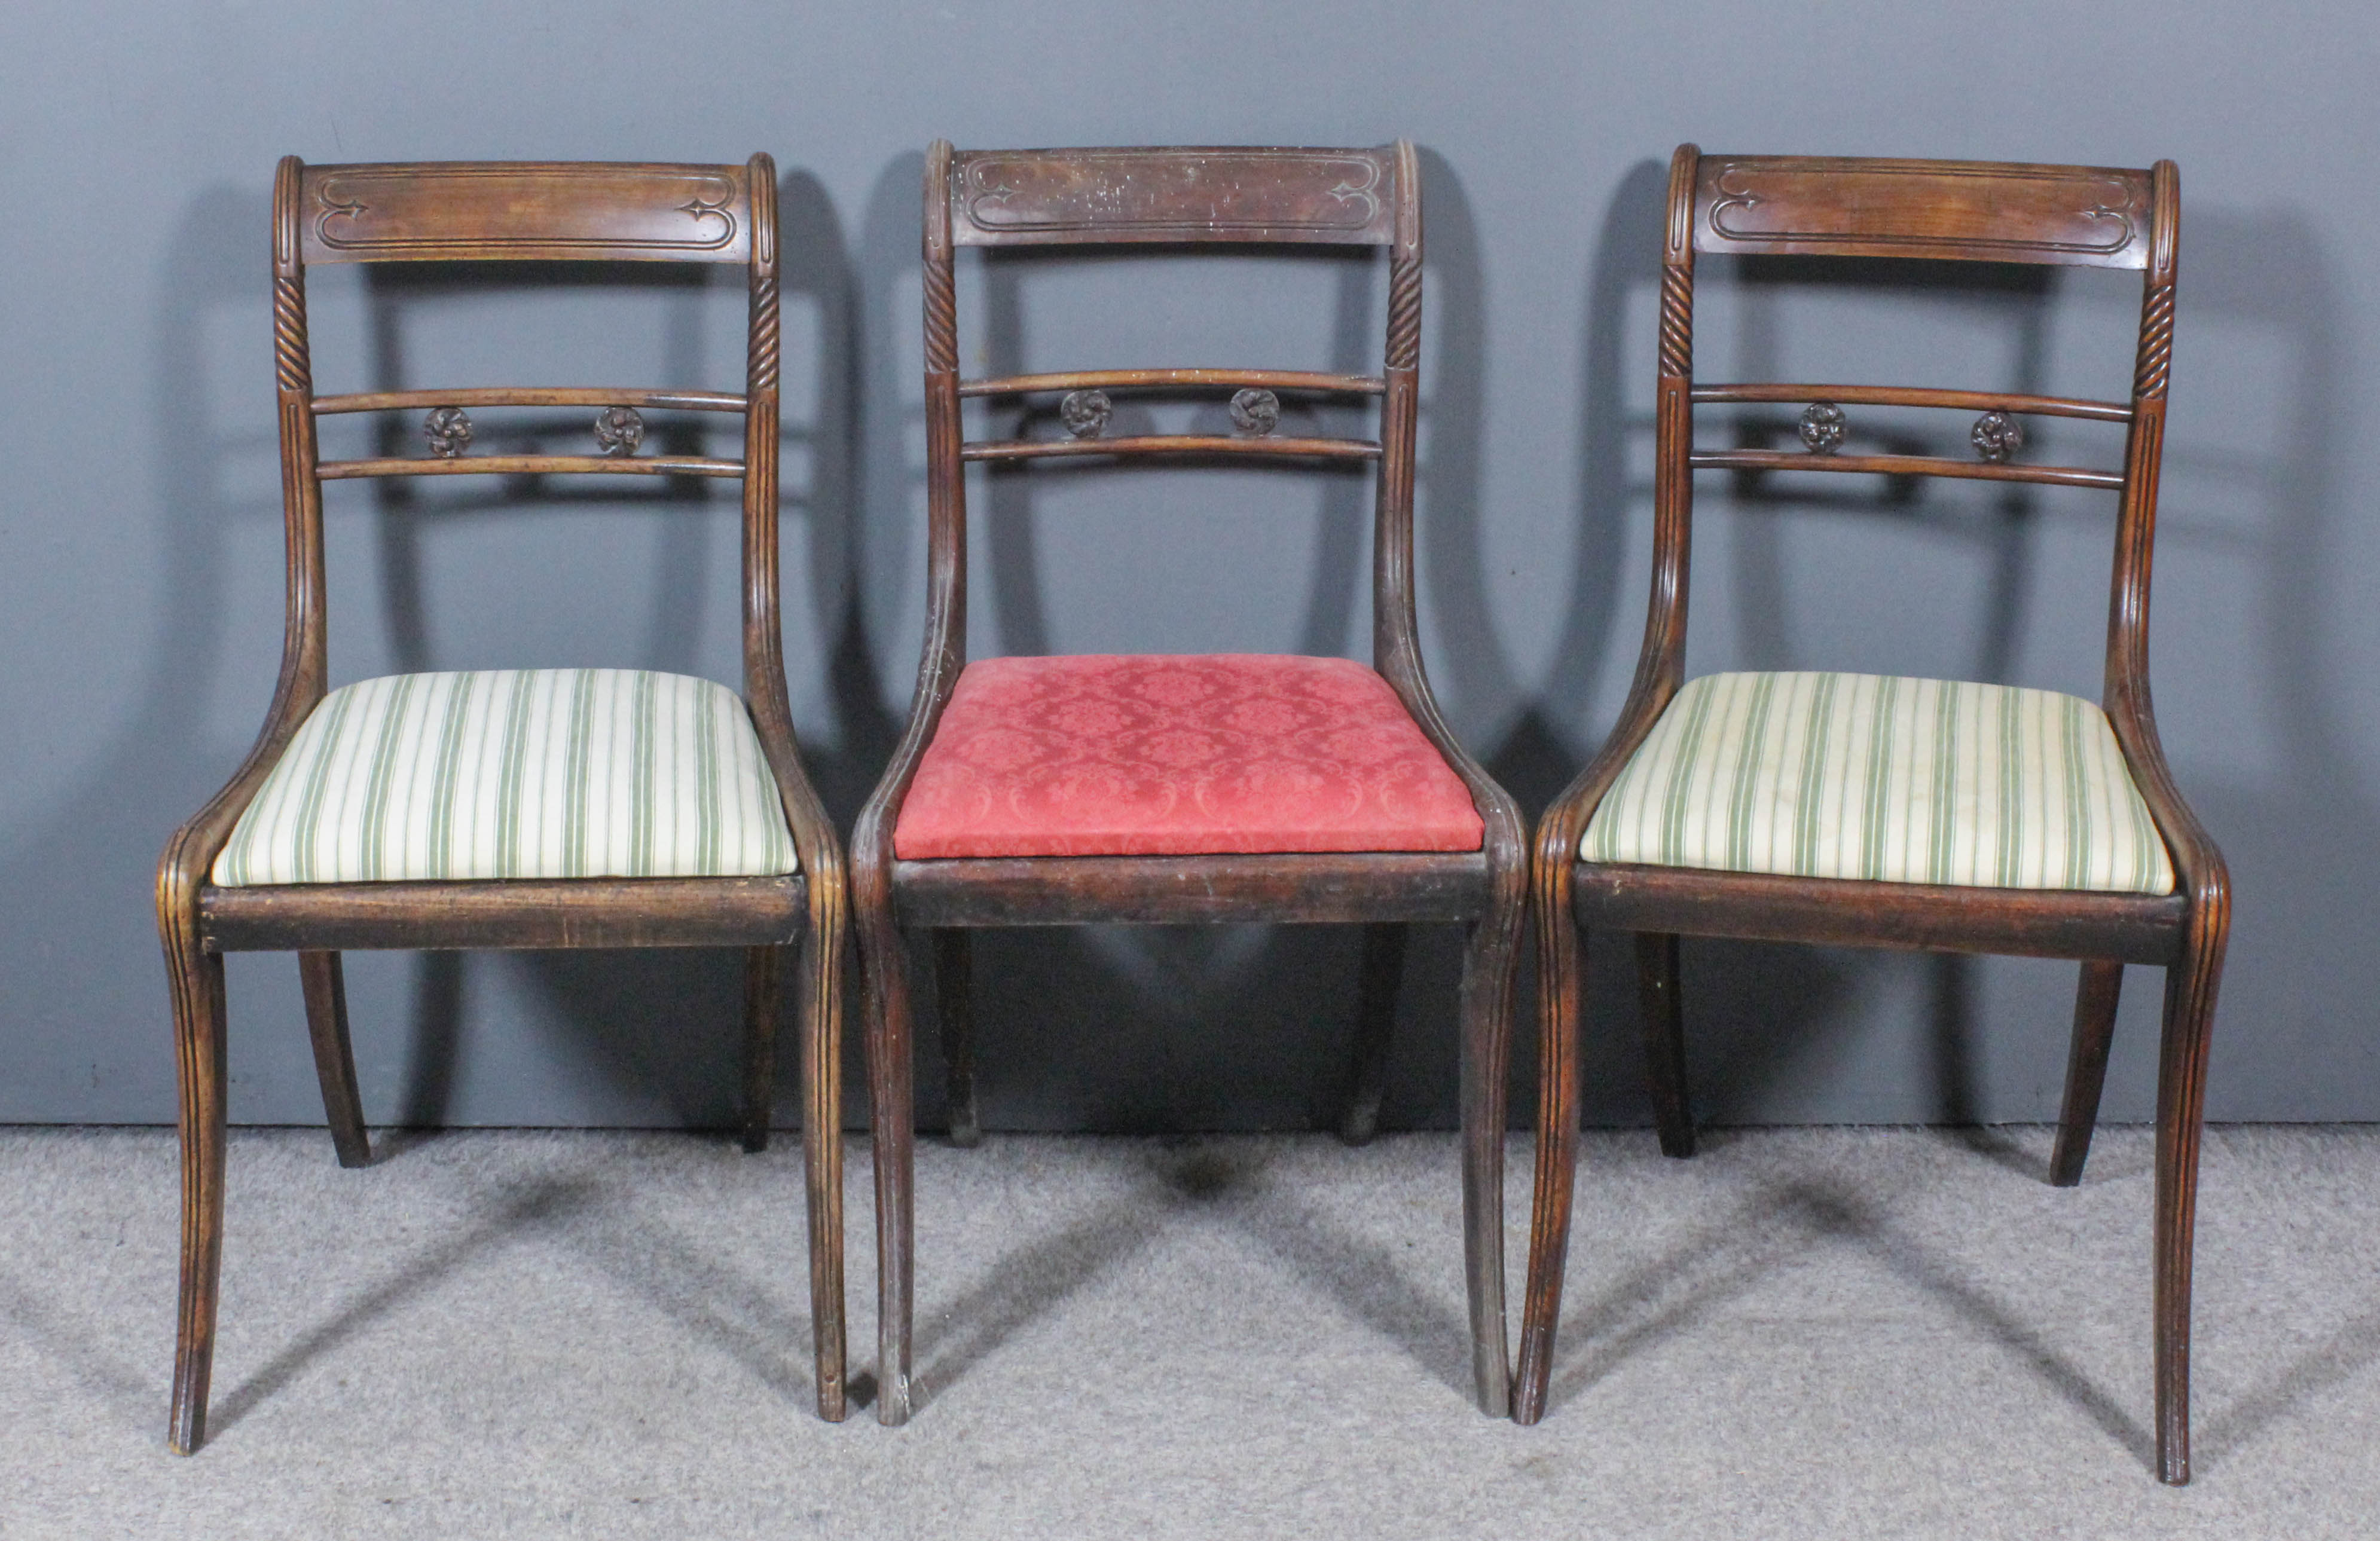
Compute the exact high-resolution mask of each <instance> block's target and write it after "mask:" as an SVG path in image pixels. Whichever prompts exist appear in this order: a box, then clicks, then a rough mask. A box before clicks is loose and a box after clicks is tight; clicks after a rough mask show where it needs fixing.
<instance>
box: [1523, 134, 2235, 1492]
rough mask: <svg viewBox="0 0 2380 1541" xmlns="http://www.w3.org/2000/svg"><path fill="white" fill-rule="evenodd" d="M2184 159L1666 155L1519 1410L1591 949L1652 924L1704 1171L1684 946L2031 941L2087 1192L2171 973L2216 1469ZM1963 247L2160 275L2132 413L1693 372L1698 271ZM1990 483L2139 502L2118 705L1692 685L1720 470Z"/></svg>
mask: <svg viewBox="0 0 2380 1541" xmlns="http://www.w3.org/2000/svg"><path fill="white" fill-rule="evenodd" d="M2178 197H2179V195H2178V191H2177V176H2176V172H2175V170H2174V166H2173V164H2172V163H2171V162H2169V161H2161V162H2159V163H2158V164H2156V165H2155V167H2154V168H2153V169H2151V170H2147V171H2111V170H2105V169H2101V168H2097V167H2082V166H2034V165H2004V164H1984V163H1969V162H1955V161H1892V160H1851V159H1831V158H1809V157H1798V156H1746V155H1709V156H1706V155H1704V154H1702V153H1701V152H1699V151H1697V150H1696V149H1695V148H1694V146H1693V145H1684V146H1682V147H1681V148H1680V149H1679V151H1678V152H1677V156H1676V159H1675V160H1673V161H1672V162H1671V163H1670V192H1669V221H1668V230H1667V240H1666V247H1665V249H1664V252H1663V265H1662V269H1661V296H1660V323H1659V329H1660V341H1659V356H1660V373H1659V385H1658V406H1657V412H1658V418H1657V425H1656V435H1657V440H1658V443H1657V448H1656V455H1657V459H1656V467H1657V468H1656V471H1655V491H1654V501H1655V506H1656V516H1655V517H1656V523H1655V531H1654V564H1653V592H1652V601H1651V607H1650V612H1649V614H1648V615H1647V618H1646V622H1645V645H1644V651H1643V654H1642V656H1641V658H1640V660H1639V661H1638V664H1637V670H1636V678H1635V684H1634V686H1633V689H1632V691H1631V692H1630V695H1629V698H1628V701H1627V704H1626V705H1625V706H1624V707H1623V708H1622V709H1621V717H1620V723H1619V726H1618V727H1617V728H1616V729H1615V730H1614V731H1613V733H1612V735H1611V738H1610V741H1609V743H1608V744H1607V745H1606V746H1605V747H1604V749H1603V751H1602V753H1600V754H1599V755H1597V757H1596V758H1595V759H1594V760H1593V762H1592V763H1590V764H1589V765H1588V766H1587V768H1586V769H1585V771H1582V772H1581V773H1580V775H1579V777H1578V779H1577V780H1576V781H1574V782H1573V783H1571V784H1570V786H1569V787H1568V789H1566V790H1565V791H1564V792H1563V793H1562V795H1561V796H1560V799H1558V800H1557V801H1556V802H1555V803H1554V805H1553V806H1552V807H1549V808H1548V809H1547V811H1546V814H1545V817H1544V819H1543V820H1542V821H1541V822H1540V823H1539V825H1538V829H1537V836H1536V858H1535V862H1534V865H1533V868H1532V878H1531V882H1532V889H1533V893H1534V896H1535V898H1536V904H1537V911H1536V914H1537V942H1538V948H1539V953H1538V956H1539V958H1540V995H1541V999H1540V1010H1541V1012H1542V1023H1543V1028H1544V1037H1543V1068H1542V1079H1541V1082H1540V1086H1541V1091H1540V1096H1539V1102H1538V1115H1537V1141H1538V1144H1537V1166H1536V1203H1535V1207H1534V1215H1533V1219H1532V1239H1531V1247H1530V1255H1529V1283H1528V1294H1527V1306H1526V1316H1525V1318H1524V1327H1523V1331H1522V1342H1521V1362H1520V1369H1519V1373H1518V1377H1517V1379H1516V1383H1515V1389H1514V1416H1515V1417H1516V1418H1518V1419H1519V1420H1520V1421H1521V1422H1523V1423H1534V1422H1535V1421H1536V1419H1537V1418H1538V1417H1539V1415H1540V1414H1543V1413H1544V1411H1545V1405H1546V1390H1547V1381H1548V1375H1549V1374H1550V1372H1551V1368H1552V1357H1553V1342H1554V1325H1555V1320H1556V1317H1557V1316H1558V1314H1559V1311H1560V1302H1561V1285H1562V1265H1563V1259H1564V1253H1565V1249H1566V1247H1567V1244H1568V1240H1569V1233H1570V1218H1571V1195H1572V1182H1573V1172H1574V1170H1575V1167H1576V1163H1577V1154H1578V1090H1579V1086H1578V1081H1579V1059H1578V1055H1579V1043H1578V1033H1579V1029H1578V1016H1579V994H1580V983H1581V974H1582V972H1583V970H1584V967H1585V942H1584V932H1585V929H1586V928H1588V927H1590V926H1594V927H1600V928H1609V929H1611V930H1618V931H1627V932H1633V933H1634V934H1635V953H1636V966H1637V973H1638V983H1639V995H1640V997H1641V1001H1642V1007H1643V1013H1644V1021H1645V1041H1646V1046H1647V1059H1648V1062H1649V1066H1650V1074H1651V1083H1652V1088H1653V1100H1654V1108H1655V1114H1656V1120H1657V1122H1658V1127H1659V1131H1660V1139H1661V1147H1662V1149H1663V1150H1664V1151H1666V1152H1668V1153H1669V1154H1670V1155H1672V1156H1686V1155H1691V1154H1692V1153H1693V1150H1694V1125H1693V1122H1692V1119H1691V1117H1690V1114H1689V1112H1688V1108H1687V1098H1686V1086H1685V1066H1684V1051H1683V1026H1682V1017H1681V1014H1680V1010H1679V997H1678V940H1677V939H1678V937H1679V936H1680V935H1681V934H1685V935H1693V936H1719V937H1742V938H1754V939H1759V940H1772V941H1805V942H1820V943H1827V944H1831V945H1838V946H1843V945H1852V946H1873V947H1893V948H1913V949H1925V950H1930V951H1938V952H1954V953H2013V954H2022V955H2027V956H2034V957H2050V958H2073V959H2078V960H2081V962H2082V964H2083V972H2082V984H2081V988H2080V990H2079V991H2078V993H2077V996H2076V1002H2075V1013H2074V1037H2073V1047H2072V1051H2071V1055H2070V1061H2069V1064H2068V1070H2067V1079H2066V1092H2065V1102H2064V1107H2063V1110H2062V1111H2061V1113H2060V1115H2059V1122H2058V1140H2057V1146H2056V1149H2055V1151H2054V1153H2053V1155H2052V1157H2051V1160H2050V1181H2051V1182H2053V1183H2058V1184H2061V1185H2065V1184H2071V1183H2076V1182H2078V1181H2080V1179H2081V1177H2082V1172H2083V1156H2084V1154H2085V1152H2086V1151H2087V1150H2088V1148H2089V1145H2090V1139H2091V1130H2092V1125H2093V1122H2094V1121H2095V1118H2096V1116H2097V1112H2098V1104H2099V1088H2100V1083H2101V1079H2102V1077H2103V1075H2104V1074H2105V1071H2106V1069H2107V1048H2108V1041H2109V1037H2110V1035H2111V1033H2112V1031H2113V1028H2114V1024H2115V1014H2116V997H2117V989H2118V986H2119V984H2120V982H2121V980H2122V977H2123V967H2124V965H2126V964H2128V963H2135V964H2161V965H2165V970H2166V993H2165V1041H2164V1049H2163V1052H2162V1058H2161V1060H2160V1062H2159V1064H2160V1069H2159V1074H2158V1086H2157V1141H2156V1153H2157V1154H2156V1217H2155V1340H2156V1426H2157V1435H2156V1442H2157V1463H2158V1468H2159V1472H2160V1474H2161V1475H2162V1476H2163V1477H2164V1479H2165V1480H2166V1481H2168V1482H2174V1483H2179V1482H2184V1481H2187V1480H2188V1479H2189V1474H2190V1426H2189V1408H2190V1397H2189V1365H2190V1359H2189V1353H2190V1262H2191V1227H2192V1214H2193V1208H2194V1204H2195V1196H2196V1191H2197V1173H2198V1143H2199V1127H2200V1118H2201V1112H2202V1109H2203V1108H2204V1099H2205V1085H2206V1046H2207V1033H2208V1028H2209V1025H2210V1024H2211V1023H2212V1021H2213V1018H2214V1014H2215V996H2216V984H2217V982H2218V980H2219V978H2220V976H2221V973H2222V967H2223V945H2224V939H2225V935H2226V932H2227V930H2228V924H2229V916H2230V904H2229V889H2228V878H2227V876H2226V874H2225V871H2224V866H2223V858H2222V856H2221V855H2220V854H2218V853H2217V852H2216V848H2215V844H2214V843H2213V842H2212V841H2211V840H2209V839H2208V838H2207V836H2206V832H2205V831H2204V830H2203V829H2201V828H2200V827H2199V823H2198V820H2197V819H2196V818H2195V817H2193V816H2192V813H2191V811H2190V809H2189V807H2188V806H2187V805H2186V804H2184V803H2183V801H2182V798H2181V794H2180V791H2179V790H2178V789H2177V788H2176V787H2175V785H2174V781H2173V776H2172V773H2171V772H2170V771H2168V770H2167V768H2166V761H2165V753H2164V751H2163V749H2161V748H2160V747H2159V746H2158V743H2157V732H2156V720H2155V716H2154V714H2153V713H2152V712H2151V710H2150V705H2149V653H2148V601H2149V556H2150V545H2151V541H2152V539H2153V537H2154V535H2155V529H2156V491H2157V465H2158V458H2159V455H2160V452H2161V451H2162V449H2163V447H2164V442H2165V414H2166V383H2167V375H2168V366H2169V364H2170V361H2171V358H2172V351H2173V292H2174V242H2175V231H2176V221H2177V218H2178V216H2179V212H2180V207H2179V201H2178ZM1705 252H1718V253H1726V254H1775V255H1815V256H1826V257H1842V258H1879V257H1880V258H1896V259H1948V260H1963V261H1992V262H2021V263H2047V264H2055V265H2059V266H2070V267H2088V268H2112V269H2121V270H2126V271H2138V272H2139V273H2141V274H2142V276H2143V302H2142V307H2141V324H2140V337H2139V346H2138V350H2137V353H2136V355H2135V358H2134V364H2133V373H2132V391H2131V399H2130V400H2129V401H2083V400H2074V399H2069V398H2063V397H2052V396H2034V395H2011V394H1995V393H1990V392H1976V391H1948V390H1918V389H1904V388H1899V387H1876V386H1854V385H1802V384H1765V383H1763V384H1701V383H1697V382H1695V380H1694V365H1693V343H1694V259H1695V256H1696V255H1697V254H1698V253H1705ZM1737 403H1756V404H1778V403H1784V404H1806V406H1805V407H1804V410H1803V414H1802V419H1801V426H1800V432H1801V438H1802V440H1803V444H1804V446H1805V448H1804V449H1803V450H1800V451H1783V450H1772V449H1759V448H1726V449H1704V448H1699V447H1697V446H1696V444H1695V443H1694V407H1695V406H1706V405H1707V406H1719V405H1731V404H1737ZM1846 406H1890V407H1942V408H1948V409H1950V410H1953V411H1959V412H1973V413H1977V414H1980V415H1979V416H1978V417H1977V418H1976V419H1975V421H1974V423H1973V427H1972V429H1971V431H1970V435H1969V437H1970V440H1971V442H1972V443H1973V447H1974V451H1975V458H1973V459H1961V458H1953V457H1942V458H1935V457H1929V456H1923V455H1900V454H1895V455H1883V454H1868V453H1852V451H1850V450H1847V449H1846V448H1845V447H1844V446H1845V443H1846V432H1847V429H1848V427H1849V423H1848V420H1847V414H1846V413H1845V412H1844V410H1843V409H1844V407H1846ZM2026 416H2034V417H2049V418H2069V419H2085V420H2090V421H2097V422H2107V423H2121V424H2123V425H2125V428H2126V431H2127V435H2128V437H2127V441H2126V449H2125V453H2124V463H2123V466H2122V468H2121V469H2119V470H2098V469H2088V468H2083V467H2070V466H2052V465H2039V464H2035V463H2034V462H2032V461H2030V460H2027V459H2025V458H2024V457H2023V455H2022V445H2023V434H2022V427H2021V419H2022V418H2024V417H2026ZM1699 470H1728V471H1731V472H1735V473H1737V474H1739V475H1742V474H1762V475H1767V474H1773V473H1776V472H1782V471H1821V472H1826V471H1832V472H1855V473H1871V474H1882V475H1888V476H1894V477H1963V478H1976V479H1987V480H1994V481H2001V482H2035V483H2045V484H2048V485H2053V486H2065V487H2086V488H2098V489H2103V490H2105V491H2111V492H2113V493H2115V494H2116V500H2115V502H2116V521H2115V523H2116V539H2115V561H2114V573H2113V585H2112V597H2111V602H2110V607H2109V612H2108V617H2107V667H2106V693H2105V696H2104V698H2103V702H2102V706H2099V707H2095V706H2093V705H2091V704H2090V703H2088V702H2086V701H2083V700H2080V699H2078V698H2074V697H2071V696H2065V695H2060V694H2057V693H2055V692H2050V691H2043V690H2025V689H2012V688H2007V687H2002V686H1990V685H1970V684H1963V683H1958V682H1949V681H1939V680H1920V679H1901V678H1884V677H1879V676H1875V675H1862V674H1840V673H1732V674H1715V675H1708V676H1705V677H1703V678H1699V679H1695V680H1693V681H1691V682H1690V681H1687V680H1686V679H1685V677H1684V655H1685V642H1686V597H1687V596H1686V574H1687V554H1688V549H1689V545H1690V542H1691V535H1692V522H1693V513H1694V486H1693V475H1694V472H1695V471H1699Z"/></svg>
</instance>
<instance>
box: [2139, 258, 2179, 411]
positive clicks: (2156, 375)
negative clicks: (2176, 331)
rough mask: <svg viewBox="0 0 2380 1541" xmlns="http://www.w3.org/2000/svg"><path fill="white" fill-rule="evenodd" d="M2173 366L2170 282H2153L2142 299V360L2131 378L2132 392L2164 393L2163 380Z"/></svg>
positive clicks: (2156, 394) (2143, 394)
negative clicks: (2145, 296) (2146, 295)
mask: <svg viewBox="0 0 2380 1541" xmlns="http://www.w3.org/2000/svg"><path fill="white" fill-rule="evenodd" d="M2172 368H2173V285H2170V284H2153V285H2150V286H2149V292H2148V297H2147V298H2146V299H2144V300H2143V301H2142V302H2141V361H2140V369H2139V371H2138V372H2137V373H2135V374H2134V375H2133V377H2132V394H2133V395H2135V396H2140V397H2149V396H2161V395H2163V394H2165V386H2166V379H2167V376H2168V373H2169V372H2170V371H2171V370H2172Z"/></svg>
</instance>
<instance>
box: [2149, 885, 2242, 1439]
mask: <svg viewBox="0 0 2380 1541" xmlns="http://www.w3.org/2000/svg"><path fill="white" fill-rule="evenodd" d="M2213 908H2214V909H2215V911H2216V916H2215V919H2214V923H2213V924H2212V925H2210V926H2206V927H2205V928H2204V930H2203V932H2202V933H2201V934H2198V935H2195V936H2193V938H2192V947H2191V950H2190V952H2189V953H2187V954H2186V955H2185V956H2184V958H2183V959H2182V960H2181V961H2180V962H2179V963H2177V964H2174V965H2170V966H2169V967H2168V969H2167V970H2166V980H2165V1035H2164V1043H2163V1047H2162V1052H2161V1054H2160V1057H2159V1062H2158V1066H2157V1163H2156V1428H2157V1438H2156V1444H2157V1475H2158V1477H2159V1478H2161V1479H2162V1480H2164V1481H2166V1482H2168V1483H2174V1484H2177V1485H2179V1484H2180V1483H2185V1482H2188V1481H2189V1480H2190V1272H2191V1246H2192V1240H2193V1237H2192V1232H2193V1230H2194V1228H2195V1225H2196V1220H2197V1212H2198V1143H2199V1135H2200V1131H2201V1125H2202V1120H2203V1118H2204V1112H2205V1108H2206V1047H2207V1039H2208V1035H2209V1029H2211V1028H2212V1027H2213V1025H2214V1023H2215V996H2216V988H2217V986H2218V985H2219V984H2220V983H2221V980H2222V976H2223V943H2224V940H2225V932H2226V930H2227V925H2226V922H2227V921H2228V911H2227V910H2226V908H2225V904H2224V900H2223V898H2222V896H2221V895H2219V894H2218V895H2217V897H2216V902H2215V904H2214V906H2213Z"/></svg>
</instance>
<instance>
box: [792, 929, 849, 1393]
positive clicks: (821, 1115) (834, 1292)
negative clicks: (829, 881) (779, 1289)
mask: <svg viewBox="0 0 2380 1541" xmlns="http://www.w3.org/2000/svg"><path fill="white" fill-rule="evenodd" d="M819 908H820V910H822V911H823V914H820V913H818V912H817V911H814V912H813V914H814V919H815V920H817V921H818V923H817V924H813V925H812V926H811V928H810V929H809V932H808V934H807V935H806V936H804V937H803V938H802V948H801V956H800V963H799V966H800V970H801V973H800V980H801V1032H802V1050H801V1052H802V1175H803V1180H804V1183H805V1185H806V1187H807V1199H808V1210H809V1222H810V1343H811V1349H812V1352H813V1353H814V1354H815V1356H816V1371H817V1383H818V1414H819V1416H820V1417H821V1418H824V1419H825V1420H826V1421H827V1422H829V1423H831V1424H839V1423H841V1422H843V1417H844V1380H845V1377H844V1367H845V1352H846V1351H845V1347H844V1308H843V955H844V942H845V938H844V919H843V906H842V905H841V904H833V905H832V906H820V907H819Z"/></svg>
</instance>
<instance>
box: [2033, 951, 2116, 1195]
mask: <svg viewBox="0 0 2380 1541" xmlns="http://www.w3.org/2000/svg"><path fill="white" fill-rule="evenodd" d="M2123 988H2124V965H2122V964H2120V963H2111V962H2106V961H2102V960H2097V959H2095V960H2093V961H2091V962H2089V963H2086V964H2084V965H2083V977H2082V978H2081V979H2080V980H2079V981H2078V982H2077V983H2076V985H2075V987H2074V1041H2073V1044H2072V1046H2071V1047H2070V1049H2069V1050H2067V1058H2066V1095H2065V1097H2064V1098H2061V1099H2060V1101H2059V1102H2058V1144H2057V1146H2056V1147H2054V1148H2053V1149H2052V1150H2051V1151H2050V1153H2049V1181H2050V1182H2051V1183H2055V1184H2056V1185H2057V1186H2058V1187H2061V1188H2070V1187H2072V1186H2074V1185H2075V1184H2076V1183H2080V1182H2082V1181H2083V1161H2084V1160H2085V1159H2087V1158H2088V1157H2089V1156H2090V1154H2091V1130H2092V1128H2093V1126H2094V1125H2095V1124H2096V1123H2097V1122H2098V1121H2099V1091H2100V1088H2101V1087H2102V1086H2105V1085H2106V1084H2107V1050H2108V1049H2109V1048H2110V1047H2111V1046H2112V1045H2113V1044H2114V1043H2115V1040H2116V1004H2117V1002H2118V1001H2119V999H2121V997H2122V993H2123Z"/></svg>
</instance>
